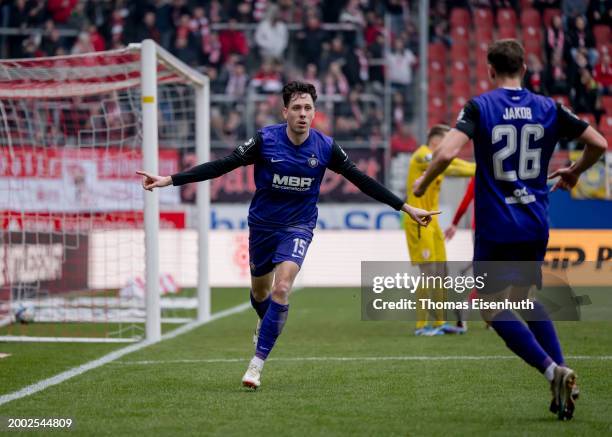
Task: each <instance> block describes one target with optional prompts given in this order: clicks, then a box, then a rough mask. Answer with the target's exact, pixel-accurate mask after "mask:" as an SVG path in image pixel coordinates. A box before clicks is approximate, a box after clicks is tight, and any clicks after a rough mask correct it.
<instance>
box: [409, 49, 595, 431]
mask: <svg viewBox="0 0 612 437" xmlns="http://www.w3.org/2000/svg"><path fill="white" fill-rule="evenodd" d="M487 60H488V62H489V75H490V77H491V79H492V80H493V81H494V82H495V85H496V86H497V88H496V89H494V90H493V91H490V92H487V93H485V94H482V95H481V96H478V97H476V98H473V99H471V100H470V101H469V102H468V103H467V104H466V105H465V107H464V109H463V110H462V111H461V112H460V114H459V117H458V119H457V123H456V127H455V129H453V130H451V131H450V132H449V133H448V135H447V136H446V137H445V138H444V140H443V141H442V144H440V146H439V147H438V149H437V150H436V152H435V153H434V158H433V161H432V163H431V165H430V166H429V168H428V169H427V171H426V172H425V174H424V175H423V179H422V180H421V181H420V183H418V184H416V185H415V187H414V193H415V195H417V196H421V195H423V193H424V192H425V190H426V189H427V187H428V186H429V184H431V183H432V182H433V181H434V180H435V179H436V177H437V176H438V175H439V174H441V173H442V172H443V171H444V169H445V168H446V167H447V166H448V165H449V164H450V162H451V161H452V159H453V158H454V157H455V156H457V154H458V153H459V151H460V149H461V147H463V146H464V145H465V144H466V143H467V142H468V141H469V140H470V139H472V140H473V141H474V154H475V156H476V186H475V216H476V227H475V241H474V261H475V269H476V263H477V262H478V261H534V262H536V263H534V264H536V265H537V266H538V267H537V270H538V272H537V274H536V275H532V277H531V278H530V280H529V281H518V282H514V283H511V285H509V286H507V287H506V286H504V289H503V290H501V291H497V292H496V293H495V295H494V296H491V295H489V296H487V297H488V298H491V299H493V298H495V299H503V298H504V297H509V298H510V299H515V300H520V299H523V298H525V296H527V293H528V290H529V286H530V285H532V284H534V283H536V284H538V283H539V282H541V271H540V269H539V265H540V262H542V261H543V259H544V255H545V253H546V246H547V244H548V217H547V215H548V188H547V184H546V178H547V177H546V171H547V169H548V163H549V161H550V157H551V155H552V153H553V150H554V148H555V145H556V144H557V142H558V140H559V139H560V138H568V139H574V138H577V139H578V141H580V142H581V143H584V144H585V149H584V152H583V154H582V156H581V157H580V158H579V159H578V161H576V162H575V163H574V164H572V165H571V166H569V167H567V168H562V169H560V170H557V171H555V172H554V173H553V174H551V175H550V176H549V178H555V177H559V180H558V181H557V182H556V183H555V184H554V186H553V188H552V190H556V189H558V188H561V189H566V190H567V189H571V188H572V187H573V186H574V185H576V183H577V181H578V178H579V177H580V175H581V174H582V173H583V172H584V171H585V170H587V169H588V168H589V167H591V166H592V165H593V164H594V163H596V162H597V161H598V159H599V158H600V156H601V155H602V154H603V153H604V151H605V150H606V148H607V142H606V140H605V138H603V137H602V136H601V135H600V134H599V133H598V132H597V131H596V130H595V129H593V128H592V127H590V126H589V125H588V124H587V123H585V122H583V121H581V120H579V119H578V118H577V117H576V116H575V115H574V114H572V113H571V112H570V111H569V110H568V109H567V108H565V107H564V106H562V105H560V104H557V103H555V102H554V101H553V100H552V99H550V98H548V97H542V96H539V95H536V94H532V93H531V92H529V91H527V90H525V89H523V88H521V81H522V78H523V75H524V74H525V70H526V67H525V64H524V50H523V47H522V46H521V44H520V43H519V42H517V41H516V40H513V39H506V40H500V41H496V42H494V43H493V44H491V46H490V47H489V49H488V53H487ZM491 291H496V290H491ZM483 297H485V296H483ZM483 315H484V316H485V318H486V319H487V320H490V321H491V326H492V327H493V329H494V330H495V331H496V332H497V334H498V335H499V336H500V337H501V338H502V339H503V340H504V341H505V343H506V345H507V346H508V348H509V349H510V350H512V351H513V352H514V353H515V354H516V355H518V356H519V357H521V358H522V359H523V360H524V361H525V362H527V363H528V364H530V365H531V366H533V367H535V368H537V369H538V370H539V371H540V372H541V373H542V374H544V376H545V377H546V379H547V380H548V381H549V382H550V383H551V389H552V394H553V399H552V402H551V405H550V410H551V411H552V412H553V413H556V414H557V416H558V418H559V419H560V420H563V419H571V418H572V416H573V413H574V408H575V400H576V398H577V396H578V388H577V386H576V373H575V372H574V371H573V370H572V369H570V368H568V367H566V365H565V360H564V358H563V354H562V351H561V346H560V344H559V340H558V338H557V334H556V332H555V328H554V325H553V323H552V322H551V320H550V318H549V317H548V314H547V313H546V311H545V309H544V307H543V306H542V305H541V304H540V303H539V302H535V303H534V309H533V310H529V311H521V312H520V315H521V317H522V318H523V319H525V320H526V321H527V325H525V324H523V323H522V321H521V320H520V319H519V318H518V317H517V315H516V314H515V313H513V312H511V311H509V310H500V311H491V312H489V313H485V314H483Z"/></svg>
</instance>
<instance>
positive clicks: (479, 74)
mask: <svg viewBox="0 0 612 437" xmlns="http://www.w3.org/2000/svg"><path fill="white" fill-rule="evenodd" d="M485 59H486V58H485ZM476 79H477V80H479V81H480V80H489V70H488V68H487V64H486V63H484V64H482V63H480V64H476Z"/></svg>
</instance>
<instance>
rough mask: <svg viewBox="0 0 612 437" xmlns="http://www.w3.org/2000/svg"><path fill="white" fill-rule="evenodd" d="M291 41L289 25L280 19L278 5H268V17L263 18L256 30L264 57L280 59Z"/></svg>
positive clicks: (256, 39) (256, 38)
mask: <svg viewBox="0 0 612 437" xmlns="http://www.w3.org/2000/svg"><path fill="white" fill-rule="evenodd" d="M288 42H289V30H288V29H287V25H286V24H285V23H284V22H282V21H280V20H279V19H278V7H277V6H276V5H273V4H271V5H270V6H269V7H268V12H267V14H266V18H265V19H263V20H262V21H261V22H260V23H259V24H258V25H257V30H256V31H255V43H256V44H257V47H259V53H260V54H261V56H262V57H263V58H266V59H267V58H271V59H277V60H280V59H282V57H283V53H284V52H285V49H286V48H287V44H288Z"/></svg>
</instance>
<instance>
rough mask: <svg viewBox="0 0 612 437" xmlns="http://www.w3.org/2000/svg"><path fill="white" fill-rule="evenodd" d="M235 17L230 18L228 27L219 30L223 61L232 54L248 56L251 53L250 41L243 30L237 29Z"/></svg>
mask: <svg viewBox="0 0 612 437" xmlns="http://www.w3.org/2000/svg"><path fill="white" fill-rule="evenodd" d="M236 24H238V21H236V19H235V18H230V19H229V21H228V26H229V28H228V29H223V30H222V31H220V32H219V42H220V43H221V62H223V61H224V60H225V59H227V57H228V56H229V55H230V54H234V53H235V54H238V55H242V56H246V55H248V54H249V43H248V41H247V39H246V36H245V34H244V32H243V31H241V30H238V29H236Z"/></svg>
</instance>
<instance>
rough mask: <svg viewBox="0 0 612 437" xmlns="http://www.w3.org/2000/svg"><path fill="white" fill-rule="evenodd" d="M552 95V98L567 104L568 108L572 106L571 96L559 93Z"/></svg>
mask: <svg viewBox="0 0 612 437" xmlns="http://www.w3.org/2000/svg"><path fill="white" fill-rule="evenodd" d="M550 97H552V99H553V100H554V101H555V102H557V103H561V104H563V105H564V106H567V107H568V108H569V107H570V101H569V97H567V96H564V95H562V94H559V95H555V96H550Z"/></svg>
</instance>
